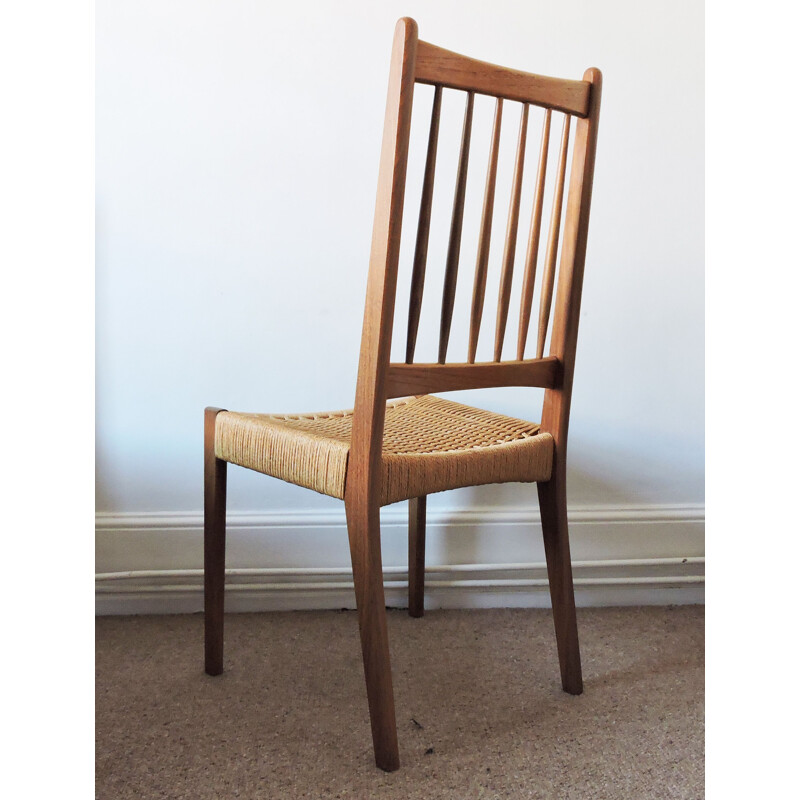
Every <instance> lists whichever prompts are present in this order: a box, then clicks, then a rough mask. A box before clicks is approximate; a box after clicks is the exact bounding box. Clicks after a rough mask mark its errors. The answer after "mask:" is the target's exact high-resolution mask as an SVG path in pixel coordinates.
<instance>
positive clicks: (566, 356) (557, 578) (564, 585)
mask: <svg viewBox="0 0 800 800" xmlns="http://www.w3.org/2000/svg"><path fill="white" fill-rule="evenodd" d="M583 77H584V80H586V81H588V82H589V84H590V85H591V95H590V104H589V113H588V116H587V118H586V119H582V120H579V121H578V123H577V125H576V130H575V144H574V147H573V156H572V169H571V174H570V188H569V197H568V198H567V212H566V219H565V223H564V244H563V247H562V250H561V264H560V267H559V274H558V293H557V295H556V304H555V315H554V319H553V333H552V336H551V337H550V355H551V356H556V357H557V358H559V359H561V360H562V362H563V375H562V380H561V382H560V385H559V386H557V387H553V388H550V389H547V390H545V393H544V404H543V408H542V430H543V431H546V432H548V433H550V434H551V435H552V436H553V439H554V448H555V449H554V460H553V472H552V477H551V479H550V480H549V481H548V482H546V483H539V484H537V488H538V491H539V505H540V508H541V512H542V530H543V533H544V544H545V555H546V558H547V568H548V577H549V580H550V587H551V589H550V596H551V599H552V602H553V620H554V623H555V630H556V642H557V645H558V657H559V664H560V667H561V685H562V687H563V689H564V690H565V691H566V692H569V693H571V694H578V693H580V692H581V691H582V688H583V683H582V678H581V666H580V650H579V647H578V633H577V621H576V618H575V599H574V590H573V580H572V567H571V564H570V550H569V534H568V520H567V490H566V486H567V435H568V431H569V412H570V405H571V401H572V385H573V379H574V371H575V351H576V347H577V341H578V324H579V321H580V309H581V292H582V287H583V272H584V267H585V262H586V242H587V238H588V232H589V212H590V209H591V196H592V181H593V177H594V163H595V153H596V150H597V128H598V123H599V115H600V97H601V92H602V75H601V74H600V71H599V70H597V69H588V70H587V71H586V72H585V73H584V76H583Z"/></svg>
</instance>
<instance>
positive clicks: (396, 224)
mask: <svg viewBox="0 0 800 800" xmlns="http://www.w3.org/2000/svg"><path fill="white" fill-rule="evenodd" d="M416 49H417V24H416V23H415V22H414V20H412V19H409V18H407V17H404V18H403V19H401V20H399V22H398V23H397V27H396V29H395V38H394V46H393V49H392V60H391V66H390V71H389V90H388V95H387V101H386V118H385V122H384V134H383V143H382V145H381V160H380V168H379V172H378V196H377V200H376V203H375V221H374V224H373V229H372V248H371V252H370V263H369V275H368V277H367V297H366V303H365V310H364V326H363V330H362V346H361V356H360V359H359V365H358V378H357V381H356V397H355V406H354V409H353V431H352V440H351V446H350V455H349V459H348V470H347V482H346V486H345V497H344V501H345V512H346V515H347V533H348V538H349V540H350V557H351V561H352V564H353V581H354V584H355V593H356V603H357V605H358V620H359V631H360V634H361V652H362V656H363V661H364V675H365V678H366V684H367V700H368V702H369V711H370V724H371V726H372V742H373V748H374V751H375V763H376V764H377V765H378V766H379V767H380V768H381V769H383V770H386V771H392V770H396V769H397V768H398V767H399V766H400V755H399V750H398V744H397V726H396V722H395V710H394V694H393V691H392V673H391V664H390V660H389V638H388V631H387V628H386V611H385V606H386V603H385V599H384V593H383V568H382V560H381V538H380V516H379V509H380V488H381V486H380V481H381V472H380V467H381V450H382V444H383V423H384V418H385V413H386V402H385V397H386V387H385V381H386V371H387V368H388V363H389V352H390V348H391V335H392V323H393V318H394V300H395V293H396V289H397V261H398V256H399V249H400V232H401V227H402V220H403V199H404V194H405V183H406V167H407V162H408V138H409V132H410V128H411V108H412V102H413V96H414V61H415V57H416Z"/></svg>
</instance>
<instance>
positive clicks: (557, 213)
mask: <svg viewBox="0 0 800 800" xmlns="http://www.w3.org/2000/svg"><path fill="white" fill-rule="evenodd" d="M569 121H570V118H569V117H564V130H563V132H562V134H561V151H560V153H559V157H558V174H557V176H556V188H555V192H554V193H553V210H552V212H551V214H550V231H549V233H548V234H547V252H546V254H545V262H544V274H543V275H542V296H541V299H540V301H539V330H538V336H537V340H536V357H537V358H541V357H542V355H543V354H544V343H545V340H546V339H547V328H548V326H549V324H550V305H551V303H552V298H553V282H554V279H555V273H556V256H557V254H558V237H559V232H560V229H561V208H562V205H563V201H564V180H565V176H566V172H567V148H568V147H569V128H570V123H569Z"/></svg>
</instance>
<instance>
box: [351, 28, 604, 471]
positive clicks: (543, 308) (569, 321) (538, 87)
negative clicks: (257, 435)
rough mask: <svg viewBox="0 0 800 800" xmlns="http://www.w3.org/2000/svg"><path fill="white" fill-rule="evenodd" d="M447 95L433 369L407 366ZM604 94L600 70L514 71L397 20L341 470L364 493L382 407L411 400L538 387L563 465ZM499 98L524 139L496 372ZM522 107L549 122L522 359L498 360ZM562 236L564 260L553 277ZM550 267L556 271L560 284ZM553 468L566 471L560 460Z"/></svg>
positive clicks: (524, 122) (527, 279)
mask: <svg viewBox="0 0 800 800" xmlns="http://www.w3.org/2000/svg"><path fill="white" fill-rule="evenodd" d="M415 83H424V84H432V85H433V86H434V93H433V107H432V112H431V121H430V131H429V136H428V147H427V158H426V163H425V171H424V177H423V184H422V196H421V200H420V206H419V223H418V227H417V232H416V247H415V252H414V261H413V269H412V275H411V292H410V299H409V313H408V329H407V333H406V359H405V363H390V350H391V341H392V330H393V323H394V306H395V294H396V288H397V272H398V258H399V252H400V232H401V224H402V217H403V203H404V199H405V184H406V168H407V162H408V149H409V138H410V130H411V110H412V102H413V95H414V84H415ZM445 88H446V89H451V90H460V91H462V92H464V95H465V113H464V123H463V132H462V137H461V147H460V153H459V159H458V167H457V174H456V187H455V198H454V202H453V211H452V218H451V225H450V235H449V240H448V248H447V257H446V263H445V275H444V287H443V292H442V304H441V318H440V330H439V346H438V362H437V363H433V364H418V363H414V354H415V347H416V340H417V332H418V328H419V320H420V309H421V305H422V296H423V289H424V287H425V268H426V261H427V251H428V239H429V232H430V221H431V206H432V195H433V186H434V178H435V171H436V156H437V149H438V131H439V119H440V113H441V101H442V92H443V89H445ZM600 91H601V75H600V72H599V70H597V69H589V70H587V71H586V72H585V73H584V76H583V80H580V81H575V80H561V79H556V78H549V77H543V76H540V75H534V74H530V73H525V72H518V71H515V70H511V69H506V68H504V67H499V66H496V65H494V64H489V63H486V62H483V61H477V60H475V59H472V58H467V57H466V56H462V55H459V54H457V53H452V52H450V51H448V50H444V49H442V48H440V47H436V46H434V45H431V44H428V43H427V42H423V41H419V40H418V38H417V24H416V23H415V22H414V20H412V19H408V18H403V19H401V20H399V21H398V23H397V27H396V30H395V38H394V46H393V50H392V60H391V69H390V77H389V92H388V98H387V105H386V118H385V125H384V133H383V144H382V149H381V161H380V172H379V179H378V195H377V202H376V208H375V221H374V227H373V236H372V250H371V255H370V265H369V277H368V282H367V300H366V308H365V312H364V327H363V335H362V342H361V357H360V361H359V370H358V384H357V390H356V401H355V409H354V419H353V424H354V429H353V442H352V445H351V452H350V459H351V465H350V469H349V473H350V475H351V476H352V477H353V479H355V480H356V481H357V482H359V483H362V482H363V481H366V480H368V479H369V477H370V476H372V477H375V476H376V475H377V474H378V472H377V470H378V467H379V464H380V451H381V442H382V434H383V418H384V411H385V402H386V400H387V399H388V398H391V397H400V396H404V395H410V394H426V393H430V392H443V391H450V390H456V389H472V388H486V387H492V386H538V387H544V388H545V390H546V391H545V400H544V408H543V410H542V428H543V429H544V430H547V431H549V432H551V433H553V435H554V437H555V439H556V448H557V455H559V454H560V455H561V456H563V455H564V452H565V447H566V432H567V425H568V421H569V404H570V397H571V390H572V375H573V367H574V359H575V347H576V342H577V332H578V318H579V313H580V300H581V288H582V283H583V268H584V259H585V253H586V237H587V230H588V223H589V206H590V201H591V191H592V176H593V171H594V156H595V147H596V141H597V124H598V115H599V110H600ZM476 93H478V94H483V95H490V96H493V97H495V98H496V101H495V102H496V105H495V114H494V125H493V130H492V135H491V143H490V149H489V159H488V160H489V165H488V169H487V177H486V186H485V193H484V198H483V212H482V218H481V223H480V230H479V239H478V255H477V262H476V266H475V272H474V278H473V280H474V284H473V293H472V304H471V310H470V323H469V345H468V349H467V353H466V361H462V362H460V363H448V362H447V355H448V346H449V341H450V329H451V324H452V320H453V310H454V304H455V295H456V280H457V275H458V266H459V259H460V249H461V237H462V226H463V219H464V200H465V191H466V178H467V169H468V163H469V156H470V138H471V132H472V119H473V108H474V98H475V94H476ZM504 100H512V101H517V102H519V103H521V112H520V113H521V116H520V129H519V137H518V144H517V151H516V159H515V163H514V171H513V178H512V190H511V202H510V207H509V215H508V223H507V229H506V239H505V247H504V252H503V258H502V265H501V275H500V285H499V295H498V307H497V314H496V318H495V337H494V359H493V361H491V362H484V363H475V358H476V351H477V342H478V335H479V332H480V329H481V322H482V318H483V310H484V299H485V292H486V278H487V266H488V259H489V244H490V237H491V229H492V219H493V210H494V196H495V184H496V179H497V163H498V149H499V142H500V129H501V125H502V119H503V102H504ZM530 105H534V106H538V107H541V108H543V109H544V122H543V131H542V140H541V147H540V151H539V157H538V167H537V176H536V183H535V196H534V200H533V208H532V216H531V223H530V230H529V234H528V239H527V247H526V253H525V262H524V273H523V278H522V290H521V302H520V311H519V325H518V330H517V347H516V359H515V360H512V361H503V360H502V350H503V344H504V340H505V336H506V327H507V321H508V314H509V304H510V299H511V286H512V279H513V270H514V262H515V255H516V245H517V238H518V229H519V216H520V201H521V194H522V176H523V169H524V162H525V150H526V142H527V127H528V116H529V113H528V112H529V106H530ZM554 116H562V117H563V123H562V128H561V134H560V137H559V138H560V145H559V147H560V149H559V155H558V161H557V166H556V169H555V175H554V177H553V178H552V180H553V182H554V184H553V186H554V188H553V192H552V193H553V201H552V211H551V215H550V221H549V225H548V226H547V231H548V232H547V240H546V246H545V249H544V258H543V263H542V266H541V268H540V270H539V272H540V276H541V290H540V304H539V313H538V323H537V325H536V329H537V330H536V333H537V341H536V358H531V359H526V358H525V350H526V346H527V340H528V330H529V327H530V319H531V312H532V302H533V295H534V286H535V282H536V277H537V274H536V273H537V261H538V254H539V250H540V239H541V232H542V216H543V205H544V202H543V201H544V194H545V181H546V179H547V174H546V173H547V164H548V151H549V144H550V139H551V138H556V136H557V135H558V134H556V136H553V137H551V127H552V123H553V117H554ZM573 130H574V142H573V145H572V166H571V169H569V170H568V168H567V166H568V165H567V161H568V157H567V154H568V148H569V139H570V133H571V132H572V131H573ZM568 173H569V174H568ZM567 185H568V187H569V188H568V194H567V198H566V210H565V213H563V210H564V209H563V207H564V190H565V186H567ZM562 216H563V217H564V220H563V235H562V231H561V227H562ZM560 238H561V240H562V241H561V247H560V256H561V257H560V266H559V267H558V270H557V269H556V262H557V256H558V252H559V239H560ZM556 271H558V281H557V284H556V280H555V276H556ZM554 288H555V305H554V313H553V328H552V331H551V333H550V349H549V355H548V356H547V357H545V356H544V347H545V341H546V338H547V333H548V327H549V324H550V317H551V306H553V293H554ZM560 460H561V462H562V463H563V458H561V459H560ZM557 462H558V459H557ZM353 473H355V474H353ZM350 480H351V477H348V482H350Z"/></svg>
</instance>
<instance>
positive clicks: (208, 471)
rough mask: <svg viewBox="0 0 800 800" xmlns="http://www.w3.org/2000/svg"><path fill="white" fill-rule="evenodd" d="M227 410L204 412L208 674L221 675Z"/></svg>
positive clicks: (208, 410)
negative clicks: (221, 444)
mask: <svg viewBox="0 0 800 800" xmlns="http://www.w3.org/2000/svg"><path fill="white" fill-rule="evenodd" d="M223 410H224V409H221V408H207V409H206V410H205V415H204V448H203V449H204V484H203V498H204V501H203V502H204V512H203V520H204V522H203V580H204V604H205V613H204V623H205V669H206V673H207V674H208V675H220V674H221V673H222V662H223V638H224V623H225V499H226V494H227V475H228V465H227V464H226V463H225V462H224V461H222V460H220V459H219V458H217V457H216V454H215V452H214V438H215V435H216V425H217V414H219V413H220V412H221V411H223Z"/></svg>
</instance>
